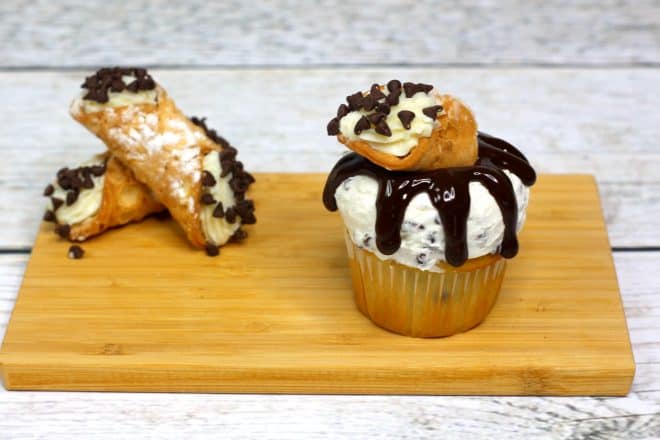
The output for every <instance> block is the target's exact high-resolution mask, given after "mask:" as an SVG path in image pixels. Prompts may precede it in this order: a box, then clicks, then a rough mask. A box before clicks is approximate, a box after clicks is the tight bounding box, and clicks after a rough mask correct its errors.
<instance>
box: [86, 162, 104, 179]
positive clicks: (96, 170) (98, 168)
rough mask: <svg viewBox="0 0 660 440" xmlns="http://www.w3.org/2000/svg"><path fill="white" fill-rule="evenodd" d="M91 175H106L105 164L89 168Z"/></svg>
mask: <svg viewBox="0 0 660 440" xmlns="http://www.w3.org/2000/svg"><path fill="white" fill-rule="evenodd" d="M89 171H90V173H92V175H94V176H95V177H100V176H102V175H103V173H105V164H104V165H93V166H91V167H89Z"/></svg>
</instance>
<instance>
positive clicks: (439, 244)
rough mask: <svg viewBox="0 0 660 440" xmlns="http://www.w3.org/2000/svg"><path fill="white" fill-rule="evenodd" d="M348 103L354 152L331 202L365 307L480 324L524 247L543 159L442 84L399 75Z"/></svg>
mask: <svg viewBox="0 0 660 440" xmlns="http://www.w3.org/2000/svg"><path fill="white" fill-rule="evenodd" d="M346 102H347V103H346V104H341V105H340V106H339V109H338V111H337V116H336V117H335V118H333V119H332V120H331V121H330V122H329V124H328V127H327V129H328V134H329V135H331V136H336V137H337V138H338V140H339V141H340V142H341V143H343V144H344V145H346V146H347V147H348V148H349V149H351V150H353V152H350V153H348V154H346V155H344V156H343V157H342V158H341V159H340V160H339V161H338V162H337V164H336V165H335V166H334V168H333V170H332V171H331V173H330V175H329V176H328V180H327V182H326V185H325V189H324V193H323V202H324V204H325V206H326V208H327V209H328V210H330V211H336V210H339V212H340V214H341V216H342V219H343V221H344V226H345V228H344V229H345V238H346V247H347V250H348V260H349V267H350V272H351V277H352V283H353V290H354V294H355V301H356V304H357V307H358V309H359V310H360V311H361V312H362V313H363V314H364V315H365V316H367V317H368V318H369V319H371V320H372V321H373V322H374V323H375V324H377V325H378V326H380V327H383V328H385V329H387V330H390V331H392V332H395V333H399V334H402V335H407V336H415V337H440V336H449V335H452V334H456V333H460V332H464V331H466V330H469V329H471V328H473V327H475V326H477V325H478V324H480V323H481V322H482V321H483V320H484V319H485V318H486V316H487V315H488V313H489V311H490V310H491V308H492V307H493V305H494V304H495V301H496V299H497V296H498V293H499V291H500V287H501V285H502V280H503V278H504V272H505V269H506V260H507V259H509V258H513V257H514V256H516V254H517V253H518V239H517V233H518V231H519V230H520V228H521V227H522V225H523V223H524V221H525V210H526V208H527V203H528V200H529V187H530V186H531V185H533V184H534V182H535V180H536V174H535V172H534V170H533V168H532V167H531V166H530V164H529V162H528V161H527V159H526V158H525V156H524V155H523V154H522V153H520V151H518V150H517V149H516V148H515V147H513V146H512V145H511V144H509V143H508V142H506V141H504V140H502V139H499V138H496V137H493V136H490V135H487V134H485V133H482V132H479V131H477V124H476V121H475V119H474V116H473V114H472V112H471V111H470V110H469V109H468V108H467V107H466V106H465V105H464V104H463V103H462V102H461V101H460V100H458V99H457V98H455V97H452V96H450V95H445V94H440V93H439V92H437V91H436V90H435V89H434V88H433V86H430V85H427V84H415V83H404V84H401V82H399V81H397V80H392V81H390V82H389V83H387V85H386V86H381V85H378V84H374V85H373V86H372V87H371V89H370V90H369V92H357V93H355V94H352V95H350V96H348V97H347V98H346Z"/></svg>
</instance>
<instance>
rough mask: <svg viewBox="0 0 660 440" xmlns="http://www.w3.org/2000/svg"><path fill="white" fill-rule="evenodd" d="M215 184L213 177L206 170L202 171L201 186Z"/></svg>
mask: <svg viewBox="0 0 660 440" xmlns="http://www.w3.org/2000/svg"><path fill="white" fill-rule="evenodd" d="M215 183H216V182H215V177H213V174H211V173H209V172H208V171H206V170H204V171H202V185H204V186H213V185H215Z"/></svg>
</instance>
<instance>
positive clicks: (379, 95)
mask: <svg viewBox="0 0 660 440" xmlns="http://www.w3.org/2000/svg"><path fill="white" fill-rule="evenodd" d="M369 96H371V97H372V98H374V99H375V100H376V101H378V100H380V99H383V98H385V93H383V92H382V91H381V90H380V87H379V86H378V84H373V85H372V86H371V90H370V91H369Z"/></svg>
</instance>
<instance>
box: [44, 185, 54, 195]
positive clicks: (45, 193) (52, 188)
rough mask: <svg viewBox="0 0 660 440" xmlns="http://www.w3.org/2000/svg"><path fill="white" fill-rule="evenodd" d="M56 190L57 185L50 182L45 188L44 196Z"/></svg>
mask: <svg viewBox="0 0 660 440" xmlns="http://www.w3.org/2000/svg"><path fill="white" fill-rule="evenodd" d="M54 191H55V187H54V186H53V185H51V184H48V186H47V187H46V189H44V196H46V197H48V196H50V195H52V194H53V192H54Z"/></svg>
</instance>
